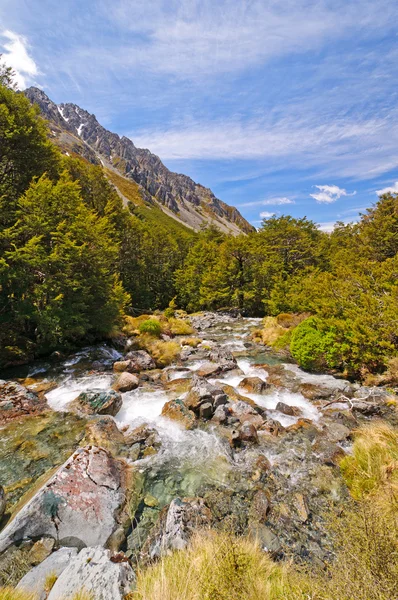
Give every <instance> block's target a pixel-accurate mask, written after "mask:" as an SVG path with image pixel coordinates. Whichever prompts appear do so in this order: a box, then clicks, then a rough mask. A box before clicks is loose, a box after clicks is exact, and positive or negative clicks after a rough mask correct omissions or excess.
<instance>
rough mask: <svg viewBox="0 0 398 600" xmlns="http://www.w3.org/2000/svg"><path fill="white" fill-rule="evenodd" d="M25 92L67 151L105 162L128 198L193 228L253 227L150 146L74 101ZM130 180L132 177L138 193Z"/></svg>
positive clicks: (246, 230) (246, 229) (229, 229)
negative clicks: (121, 132)
mask: <svg viewBox="0 0 398 600" xmlns="http://www.w3.org/2000/svg"><path fill="white" fill-rule="evenodd" d="M24 94H25V95H26V96H27V97H28V98H29V100H30V101H31V102H32V103H36V104H38V105H39V107H40V110H41V113H42V115H43V116H44V118H45V119H47V120H48V121H49V126H50V130H51V133H52V135H53V137H54V141H55V143H56V144H57V145H58V146H60V148H61V149H62V150H63V152H65V153H75V154H79V155H81V156H83V157H84V158H85V159H87V160H89V161H90V162H93V163H97V164H101V165H102V166H103V168H104V169H105V172H106V174H107V176H108V178H109V179H110V180H111V181H112V183H113V184H114V185H115V187H116V188H117V189H118V191H119V193H120V195H121V196H122V197H123V199H124V200H125V202H127V201H128V200H130V201H132V202H133V204H135V205H136V206H140V205H141V206H144V207H146V208H151V207H154V208H155V207H160V208H161V209H162V211H163V212H164V213H166V214H167V215H169V216H171V217H173V218H174V219H176V220H177V221H179V222H180V223H183V224H185V225H186V226H188V227H190V228H191V229H195V230H199V229H200V228H201V227H202V226H203V225H208V224H214V225H216V226H217V227H218V228H219V229H221V230H222V231H224V232H228V233H232V234H235V235H237V234H239V233H242V232H244V233H249V232H250V231H253V230H254V228H253V227H252V226H251V225H250V224H249V223H248V222H247V221H246V220H245V219H244V218H243V217H242V215H241V214H240V212H239V211H238V210H237V209H236V208H234V207H232V206H229V205H228V204H226V203H225V202H222V201H221V200H219V199H218V198H216V197H215V195H214V194H213V192H212V191H211V190H210V189H209V188H205V187H204V186H202V185H200V184H198V183H195V182H194V181H193V180H192V179H191V178H190V177H187V176H186V175H181V174H178V173H173V172H172V171H169V169H167V167H165V165H164V164H163V163H162V161H161V160H160V158H159V157H158V156H156V155H155V154H152V153H151V152H150V151H149V150H145V149H142V148H137V147H136V146H135V145H134V143H133V142H132V141H131V140H130V139H129V138H127V137H125V136H123V137H119V136H118V135H117V134H116V133H112V132H111V131H108V130H107V129H105V128H104V127H102V125H100V123H99V122H98V121H97V119H96V117H95V115H91V114H90V113H88V112H87V111H86V110H83V109H82V108H80V107H79V106H76V105H75V104H59V105H57V104H55V103H54V102H52V100H50V98H48V96H47V95H46V94H45V93H44V92H43V91H42V90H39V89H38V88H35V87H31V88H29V89H27V90H25V92H24ZM128 183H133V184H134V186H135V193H134V194H131V193H129V194H128V193H125V190H126V189H129V190H130V192H131V186H130V188H129V186H128Z"/></svg>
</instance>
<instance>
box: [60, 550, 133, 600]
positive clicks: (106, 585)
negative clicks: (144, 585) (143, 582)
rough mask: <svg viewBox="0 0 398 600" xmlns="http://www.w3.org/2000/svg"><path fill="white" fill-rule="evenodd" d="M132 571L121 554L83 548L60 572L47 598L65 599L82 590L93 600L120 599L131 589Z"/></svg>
mask: <svg viewBox="0 0 398 600" xmlns="http://www.w3.org/2000/svg"><path fill="white" fill-rule="evenodd" d="M134 584H135V574H134V571H133V569H132V568H131V566H130V564H129V563H128V561H127V559H125V558H124V556H123V555H117V556H116V557H111V555H110V552H109V550H104V549H103V548H100V547H96V548H83V550H82V551H81V552H80V553H79V554H78V555H77V556H75V557H74V558H73V559H72V560H71V561H70V563H69V565H68V566H67V567H66V569H65V570H64V571H63V572H62V573H61V575H60V576H59V577H58V579H57V581H56V582H55V584H54V586H53V588H52V590H51V592H50V594H49V595H48V600H65V598H72V597H74V596H75V595H76V594H77V593H79V592H81V591H82V590H84V592H85V593H86V594H87V595H88V596H90V597H92V598H95V600H123V598H125V596H126V595H127V594H128V593H129V592H130V591H132V589H133V587H134Z"/></svg>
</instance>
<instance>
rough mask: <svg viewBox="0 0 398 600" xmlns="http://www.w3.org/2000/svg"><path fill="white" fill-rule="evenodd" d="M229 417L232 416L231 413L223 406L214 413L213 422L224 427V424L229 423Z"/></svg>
mask: <svg viewBox="0 0 398 600" xmlns="http://www.w3.org/2000/svg"><path fill="white" fill-rule="evenodd" d="M229 415H230V412H229V409H228V407H227V405H225V404H223V405H221V406H218V407H217V408H216V410H215V411H214V415H213V419H212V420H213V421H214V422H215V423H219V424H220V425H222V424H223V423H225V422H226V421H227V419H228V417H229Z"/></svg>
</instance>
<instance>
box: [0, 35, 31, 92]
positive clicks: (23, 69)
mask: <svg viewBox="0 0 398 600" xmlns="http://www.w3.org/2000/svg"><path fill="white" fill-rule="evenodd" d="M1 35H2V36H3V37H5V38H7V39H8V40H9V41H8V42H6V43H4V44H3V46H4V49H5V50H6V51H5V52H3V56H2V60H4V62H5V63H6V65H7V66H9V67H12V68H13V69H14V71H15V74H16V76H15V81H16V84H17V85H18V87H19V88H20V89H22V90H23V89H25V88H26V87H27V81H29V80H31V79H32V78H34V77H35V76H36V75H37V74H38V72H39V71H38V68H37V65H36V63H35V61H34V60H33V58H31V57H30V56H29V54H28V49H27V48H28V43H27V40H26V38H24V37H23V36H22V35H18V34H17V33H14V32H13V31H9V30H6V31H3V32H2V34H1Z"/></svg>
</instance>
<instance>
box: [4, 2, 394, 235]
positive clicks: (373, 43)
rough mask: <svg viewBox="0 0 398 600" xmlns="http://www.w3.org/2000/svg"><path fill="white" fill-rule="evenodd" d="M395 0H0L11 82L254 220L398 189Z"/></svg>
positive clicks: (321, 213) (357, 204) (328, 217)
mask: <svg viewBox="0 0 398 600" xmlns="http://www.w3.org/2000/svg"><path fill="white" fill-rule="evenodd" d="M397 17H398V3H397V2H396V0H377V2H376V1H375V0H344V1H343V0H329V1H317V0H283V1H282V0H262V1H255V0H253V1H251V0H246V1H243V0H217V2H215V1H214V0H212V1H210V0H200V1H199V0H146V1H145V0H141V1H138V0H113V1H112V2H109V1H108V0H107V1H103V0H84V1H82V0H79V1H77V0H64V1H63V2H58V1H56V0H0V51H1V52H3V58H5V59H6V61H7V62H9V63H10V64H12V65H13V66H14V67H15V68H16V69H17V71H18V81H19V84H20V87H24V86H28V85H37V86H39V87H41V88H43V89H44V90H45V91H46V93H47V94H48V95H49V96H50V97H51V98H52V99H53V100H54V101H55V102H57V103H60V102H75V103H76V104H79V105H80V106H81V107H83V108H85V109H86V110H88V111H90V112H92V113H94V114H95V115H96V116H97V118H98V119H99V121H100V122H101V123H102V124H103V125H104V126H106V127H107V128H109V129H110V130H112V131H115V132H117V133H119V134H120V135H127V136H129V137H131V139H132V140H133V141H134V143H135V144H136V145H137V146H140V147H146V148H149V149H150V150H151V151H152V152H154V153H156V154H158V155H159V156H160V158H161V159H162V160H163V161H164V163H165V164H166V165H167V166H168V167H169V168H170V169H172V170H175V171H178V172H181V173H185V174H187V175H190V176H191V177H193V179H195V180H196V181H198V182H200V183H202V184H203V185H206V186H208V187H211V189H212V190H213V191H214V193H215V194H216V195H217V196H218V197H219V198H221V199H222V200H224V201H225V202H228V203H229V204H232V205H235V206H237V207H238V208H239V210H240V211H241V212H242V214H243V215H244V216H245V217H246V218H247V219H248V220H250V221H251V222H252V223H253V224H254V225H259V224H260V222H261V219H262V217H265V218H267V217H269V216H270V215H271V214H273V213H274V214H291V215H293V216H295V217H301V216H307V217H308V218H311V219H313V220H314V221H316V222H317V223H320V224H321V227H322V228H323V229H325V230H330V228H331V227H332V226H333V223H334V222H335V221H336V220H343V221H351V220H355V219H356V218H357V216H358V214H359V212H361V211H364V210H365V209H366V207H368V206H371V205H372V203H374V202H375V201H376V200H377V193H376V192H377V191H380V190H385V189H391V190H392V191H393V190H396V191H398V102H397V99H398V98H397V96H398V87H397V81H398V44H397V42H398V37H397V33H396V30H397V28H396V23H397Z"/></svg>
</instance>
